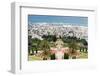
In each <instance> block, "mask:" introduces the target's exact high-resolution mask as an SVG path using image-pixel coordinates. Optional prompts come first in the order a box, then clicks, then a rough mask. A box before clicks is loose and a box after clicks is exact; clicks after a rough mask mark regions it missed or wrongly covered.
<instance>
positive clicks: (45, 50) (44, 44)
mask: <svg viewBox="0 0 100 76" xmlns="http://www.w3.org/2000/svg"><path fill="white" fill-rule="evenodd" d="M40 48H41V50H43V53H42V54H43V60H47V59H48V57H49V55H50V46H49V42H48V41H47V40H42V41H41V43H40Z"/></svg>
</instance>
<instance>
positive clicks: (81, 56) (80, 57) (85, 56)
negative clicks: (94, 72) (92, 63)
mask: <svg viewBox="0 0 100 76" xmlns="http://www.w3.org/2000/svg"><path fill="white" fill-rule="evenodd" d="M87 58H88V53H83V52H81V53H80V56H79V57H78V59H87Z"/></svg>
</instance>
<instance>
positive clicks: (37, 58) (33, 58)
mask: <svg viewBox="0 0 100 76" xmlns="http://www.w3.org/2000/svg"><path fill="white" fill-rule="evenodd" d="M28 57H29V61H33V60H43V59H42V58H41V57H37V56H34V55H32V56H31V55H29V56H28Z"/></svg>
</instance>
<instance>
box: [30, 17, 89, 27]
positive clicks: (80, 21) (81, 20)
mask: <svg viewBox="0 0 100 76" xmlns="http://www.w3.org/2000/svg"><path fill="white" fill-rule="evenodd" d="M28 22H30V23H67V24H71V25H79V26H88V17H80V16H50V15H28Z"/></svg>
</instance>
